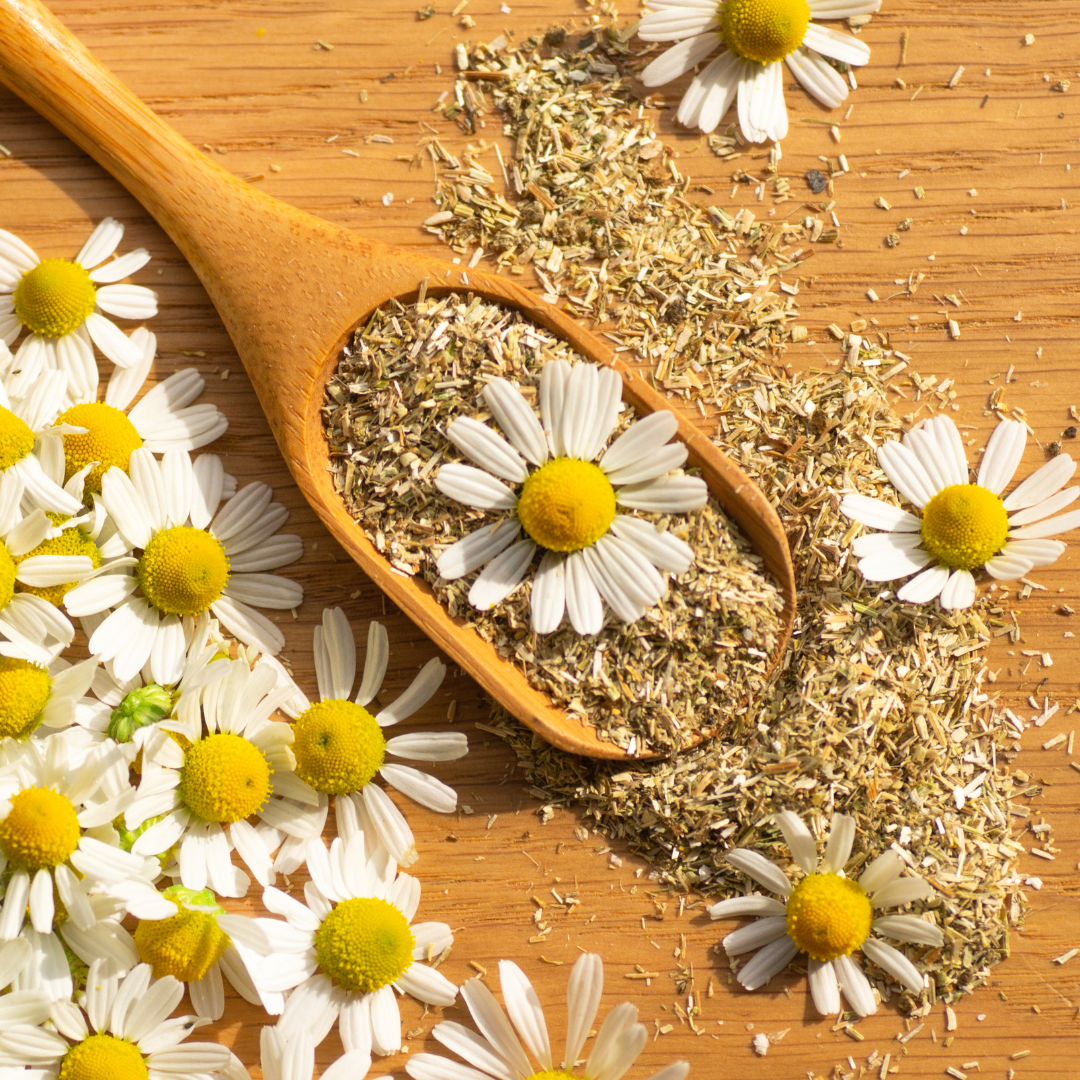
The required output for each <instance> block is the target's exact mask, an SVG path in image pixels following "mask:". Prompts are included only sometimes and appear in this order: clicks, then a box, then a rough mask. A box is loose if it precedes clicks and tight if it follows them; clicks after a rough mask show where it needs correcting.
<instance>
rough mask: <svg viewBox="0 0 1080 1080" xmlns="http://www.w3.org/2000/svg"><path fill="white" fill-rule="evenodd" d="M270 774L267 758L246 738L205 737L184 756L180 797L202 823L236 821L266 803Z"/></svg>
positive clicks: (230, 736) (228, 734) (269, 786)
mask: <svg viewBox="0 0 1080 1080" xmlns="http://www.w3.org/2000/svg"><path fill="white" fill-rule="evenodd" d="M273 772H274V770H273V768H271V766H270V762H269V761H267V760H266V755H265V754H263V752H262V751H261V750H260V749H259V748H258V747H257V746H254V745H252V744H251V743H249V742H248V741H247V739H242V738H241V737H240V736H239V735H233V734H230V733H225V734H221V733H219V734H217V735H207V736H206V738H205V739H200V740H199V741H198V742H196V743H192V744H191V746H190V747H189V748H188V749H187V751H185V753H184V764H183V765H181V766H180V798H181V800H182V801H183V803H184V805H185V806H186V807H187V808H188V809H189V810H190V811H191V812H192V813H193V814H194V815H195V816H196V817H198V818H202V820H203V821H217V822H220V823H221V824H223V825H224V824H228V823H230V822H233V821H239V820H240V819H241V818H246V817H250V816H251V815H252V814H254V813H255V812H256V811H257V810H259V809H260V807H262V806H263V805H264V804H265V803H266V800H267V799H268V798H269V797H270V792H271V783H270V777H271V776H272V775H273Z"/></svg>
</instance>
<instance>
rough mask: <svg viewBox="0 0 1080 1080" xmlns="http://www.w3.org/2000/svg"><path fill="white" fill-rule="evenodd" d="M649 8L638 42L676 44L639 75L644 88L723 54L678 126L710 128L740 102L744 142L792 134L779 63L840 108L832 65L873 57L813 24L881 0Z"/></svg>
mask: <svg viewBox="0 0 1080 1080" xmlns="http://www.w3.org/2000/svg"><path fill="white" fill-rule="evenodd" d="M648 6H649V8H650V9H651V10H650V11H649V12H647V13H646V15H645V16H644V17H643V18H642V20H641V23H640V24H639V26H638V37H640V38H641V39H642V41H675V42H678V44H677V45H674V46H673V47H672V48H670V49H668V50H667V52H665V53H663V54H662V55H661V56H659V57H657V58H656V59H655V60H654V61H653V62H652V63H651V64H649V66H648V67H647V68H645V70H644V71H643V72H642V73H641V81H642V82H643V83H644V84H645V85H646V86H660V85H662V84H663V83H669V82H671V81H672V80H674V79H678V78H680V77H681V76H682V75H685V74H686V73H687V72H688V71H691V70H693V69H694V68H695V67H697V65H698V64H700V63H703V62H704V61H705V60H707V59H708V58H709V57H710V56H711V55H712V54H713V53H715V52H716V50H717V49H720V50H722V51H721V52H720V53H719V54H718V55H717V56H715V57H714V58H713V59H712V60H711V61H710V62H709V63H708V64H706V66H705V67H704V69H703V70H702V71H701V72H699V73H698V74H697V75H696V76H695V77H694V80H693V82H691V83H690V86H689V89H687V91H686V93H685V94H684V95H683V99H682V102H681V104H680V105H679V111H678V114H677V119H678V120H679V122H680V123H682V124H685V125H686V126H687V127H698V128H701V130H702V131H712V130H713V129H714V128H715V127H716V126H717V124H719V123H720V121H721V119H722V118H723V116H724V113H726V112H727V111H728V108H729V107H730V106H731V104H732V103H733V102H737V108H738V117H739V126H740V127H741V128H742V133H743V135H745V136H746V138H748V139H749V140H750V141H751V142H764V141H765V140H766V139H772V140H773V141H774V142H779V141H780V140H781V139H782V138H784V136H785V135H787V130H788V118H787V107H786V106H785V105H784V73H783V67H782V66H781V63H782V62H783V63H786V64H787V66H788V69H789V70H790V71H791V74H792V75H794V76H795V78H796V79H798V81H799V82H800V83H802V85H803V88H804V89H805V90H807V91H808V92H809V93H810V94H812V95H813V96H814V97H815V98H817V100H818V101H820V102H821V103H822V104H823V105H824V106H826V107H827V108H830V109H835V108H836V107H837V106H838V105H840V103H841V102H842V101H844V99H845V98H846V97H847V95H848V87H847V83H846V82H845V81H844V78H843V76H842V75H841V74H840V73H839V72H838V71H837V70H836V67H835V66H834V64H833V63H831V62H830V61H833V62H838V63H840V64H846V65H850V66H853V67H857V66H859V65H861V64H865V63H866V62H867V61H868V60H869V59H870V50H869V48H867V46H866V45H864V44H863V42H861V41H859V40H858V38H854V37H852V36H851V35H850V34H841V33H838V32H837V31H835V30H830V29H829V28H828V27H825V26H821V25H820V24H818V23H816V22H814V21H812V20H813V19H815V18H820V19H846V18H849V17H851V16H852V15H869V14H871V13H872V12H875V11H877V10H878V8H879V7H881V0H648ZM851 85H852V86H854V85H855V78H854V76H853V75H852V76H851Z"/></svg>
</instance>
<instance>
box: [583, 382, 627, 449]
mask: <svg viewBox="0 0 1080 1080" xmlns="http://www.w3.org/2000/svg"><path fill="white" fill-rule="evenodd" d="M597 384H598V385H597V400H596V415H595V417H594V419H593V425H592V433H593V436H592V442H591V443H590V444H589V445H588V446H587V447H586V448H585V450H584V451H583V456H584V458H585V460H586V461H594V460H595V459H596V458H597V457H599V455H600V451H601V450H603V448H604V446H605V444H606V443H607V441H608V439H610V438H611V433H612V432H613V431H614V430H615V425H616V424H617V423H618V422H619V407H620V405H621V404H622V379H621V378H619V375H618V372H616V371H614V370H613V369H612V368H608V367H602V368H600V369H599V371H598V372H597Z"/></svg>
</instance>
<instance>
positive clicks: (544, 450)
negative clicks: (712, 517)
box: [435, 360, 708, 634]
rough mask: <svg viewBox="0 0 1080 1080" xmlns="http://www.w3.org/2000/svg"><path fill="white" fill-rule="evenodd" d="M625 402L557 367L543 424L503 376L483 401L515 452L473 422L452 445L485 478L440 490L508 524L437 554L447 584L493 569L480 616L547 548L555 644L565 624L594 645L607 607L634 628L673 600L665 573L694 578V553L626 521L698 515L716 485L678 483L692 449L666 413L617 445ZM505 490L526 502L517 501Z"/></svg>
mask: <svg viewBox="0 0 1080 1080" xmlns="http://www.w3.org/2000/svg"><path fill="white" fill-rule="evenodd" d="M620 391H621V383H620V380H619V376H618V375H617V374H616V373H615V372H614V371H612V370H611V369H610V368H601V367H597V366H596V365H595V364H588V363H578V364H576V365H575V366H574V367H573V368H571V366H570V365H569V364H568V363H566V361H564V360H558V361H553V362H551V363H548V364H546V365H545V366H544V369H543V372H542V373H541V376H540V414H541V418H540V419H539V420H538V419H537V417H536V414H535V413H534V412H533V408H532V406H531V405H530V404H529V403H528V402H527V401H526V400H525V398H524V397H523V396H522V394H521V392H520V391H519V390H518V389H517V388H516V387H515V386H514V385H513V384H512V383H510V382H507V381H506V380H505V379H501V378H495V379H492V380H491V381H490V382H489V383H488V384H487V386H486V387H485V388H484V401H485V403H486V404H487V406H488V408H489V409H490V410H491V412H492V414H493V415H494V417H495V420H496V421H497V422H498V424H499V426H500V427H501V428H502V429H503V431H504V432H506V435H507V437H508V438H509V440H510V442H507V441H506V439H504V438H503V437H502V436H501V435H498V434H496V433H495V432H494V431H493V430H492V429H491V428H490V427H489V426H488V425H487V424H483V423H480V422H479V421H478V420H473V419H471V418H468V417H461V418H458V419H456V420H454V422H453V423H452V424H451V425H450V426H449V428H448V429H447V436H448V437H449V438H450V440H451V442H453V443H454V445H455V446H456V447H457V448H458V449H459V450H461V452H462V453H463V454H465V456H466V457H468V458H469V459H470V460H472V461H474V462H476V464H477V465H479V466H481V468H479V469H477V468H474V467H473V466H471V465H461V464H458V463H451V464H447V465H444V466H443V467H442V468H441V469H440V470H439V474H438V476H437V477H436V480H435V484H436V487H438V489H439V490H440V491H441V492H442V493H443V494H444V495H448V496H449V497H450V498H452V499H456V500H457V501H458V502H461V503H464V504H465V505H466V506H471V507H475V508H476V509H478V510H496V511H500V510H501V511H507V512H508V514H507V516H506V517H504V518H503V520H502V521H500V522H496V523H494V524H492V523H490V522H487V523H485V524H483V525H482V526H481V527H480V528H479V529H477V530H476V531H475V532H473V533H471V534H470V535H468V536H466V537H464V538H463V539H461V540H458V541H457V543H455V544H453V545H452V546H450V547H449V548H447V549H446V550H445V551H444V552H443V553H442V554H441V555H440V556H439V561H438V571H439V573H440V574H441V575H442V576H443V577H444V578H445V579H447V580H454V579H456V578H461V577H465V575H467V574H470V573H472V572H473V571H474V570H477V569H479V568H480V567H483V570H481V572H480V575H479V576H478V577H477V578H476V580H475V581H474V582H473V585H472V587H471V588H470V590H469V602H470V603H471V604H472V605H473V607H475V608H478V609H479V610H481V611H487V610H489V609H490V608H492V607H495V606H496V605H497V604H499V603H501V602H502V601H503V600H505V599H506V598H507V597H508V596H509V595H510V594H511V593H512V592H513V591H514V590H515V589H516V588H517V587H518V585H519V584H520V583H521V581H522V580H523V579H524V578H525V576H526V574H527V573H528V571H529V569H530V567H531V566H532V564H533V558H534V556H535V555H536V552H537V549H540V550H541V551H543V552H544V554H543V555H542V557H541V559H540V564H539V566H538V567H537V568H536V571H535V574H534V575H533V580H532V599H531V609H532V628H533V630H535V631H536V632H537V633H538V634H549V633H551V632H552V631H554V630H557V629H558V628H559V626H560V624H561V623H562V621H563V615H564V614H567V615H569V618H570V624H571V625H572V626H573V628H574V630H576V631H577V633H579V634H596V633H599V632H600V630H601V628H602V627H603V625H604V608H603V603H602V602H601V597H603V600H604V601H606V602H607V605H608V607H610V608H611V609H612V611H614V613H615V614H616V615H617V616H618V617H619V618H620V619H622V620H623V622H627V623H632V622H634V621H636V620H637V619H640V618H641V616H642V615H644V614H645V612H646V610H647V609H648V608H650V607H652V606H653V605H654V604H656V603H658V602H659V601H660V599H661V598H662V597H663V595H664V592H665V590H666V588H667V585H666V583H665V580H664V578H663V577H662V576H661V574H660V571H661V570H663V571H669V572H671V573H675V574H682V573H685V572H686V571H687V570H688V569H689V568H690V565H691V563H692V562H693V558H694V553H693V551H692V550H691V549H690V547H689V546H688V545H687V544H685V543H684V542H683V541H682V540H680V539H678V538H677V537H675V536H673V535H672V533H671V532H659V531H658V530H657V529H655V528H654V527H653V526H652V525H651V524H650V523H649V522H647V521H643V520H641V519H639V518H635V517H633V516H632V515H630V514H626V513H620V512H619V511H620V509H622V510H633V509H637V510H645V511H655V512H658V513H664V514H673V513H675V514H677V513H686V512H687V511H690V510H696V509H697V508H699V507H701V506H703V505H704V503H705V500H706V498H707V497H708V490H707V488H706V486H705V482H704V481H703V480H701V479H699V478H698V477H692V476H685V475H683V474H681V473H677V472H675V470H677V469H679V468H680V467H681V466H682V465H683V463H684V462H685V461H686V457H687V449H686V446H685V445H684V444H683V443H678V442H675V443H673V442H670V441H669V440H670V439H671V438H672V436H673V435H674V434H675V432H676V430H677V428H678V419H677V418H676V416H675V415H674V413H670V412H667V411H666V410H662V411H659V412H655V413H653V414H651V415H650V416H647V417H646V418H645V419H644V420H639V421H637V422H636V423H634V424H632V425H631V426H630V427H629V428H628V429H627V430H626V431H624V432H623V434H621V435H620V436H619V437H618V438H617V439H616V440H615V441H614V442H613V443H612V444H611V445H610V446H607V441H608V439H609V437H610V436H611V433H612V432H613V431H614V430H615V426H616V424H617V422H618V414H619V402H620ZM541 421H542V423H541ZM511 444H512V445H511ZM605 447H607V448H606V450H605ZM601 451H604V453H603V457H600V453H601ZM598 459H599V460H598ZM497 478H498V479H497ZM504 480H508V481H510V483H512V484H515V485H516V484H520V485H521V490H520V491H518V492H516V493H515V492H514V491H513V490H512V489H511V488H510V487H508V486H507V485H506V484H505V483H503V481H504ZM523 530H524V532H525V536H524V538H521V539H519V537H520V536H521V532H522V531H523Z"/></svg>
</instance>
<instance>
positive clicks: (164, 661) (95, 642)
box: [65, 446, 304, 685]
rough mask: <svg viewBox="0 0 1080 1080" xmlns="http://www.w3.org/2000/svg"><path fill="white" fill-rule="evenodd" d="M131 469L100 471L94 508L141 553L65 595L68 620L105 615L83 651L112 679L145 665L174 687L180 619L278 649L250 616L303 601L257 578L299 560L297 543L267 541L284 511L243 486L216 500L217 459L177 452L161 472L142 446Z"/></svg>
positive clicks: (258, 490) (220, 486)
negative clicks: (214, 621)
mask: <svg viewBox="0 0 1080 1080" xmlns="http://www.w3.org/2000/svg"><path fill="white" fill-rule="evenodd" d="M129 470H130V475H128V473H127V472H125V471H124V470H123V469H120V468H118V467H116V466H114V467H112V468H111V469H109V470H108V472H106V473H105V476H104V478H103V480H102V496H101V501H102V503H103V504H104V506H105V508H106V509H107V510H108V513H109V516H110V517H111V518H112V519H113V521H114V522H115V524H116V527H117V529H118V530H119V532H120V534H121V535H122V536H123V537H124V539H125V540H126V543H127V545H128V547H129V549H134V551H135V552H138V554H137V555H133V556H132V557H128V558H124V559H118V560H116V561H114V562H113V563H112V564H111V566H109V567H107V568H106V571H107V572H105V573H101V574H98V575H97V576H95V577H93V578H91V579H90V580H89V581H87V582H85V583H84V584H82V585H80V586H79V587H77V588H74V589H72V590H71V591H70V592H69V593H68V594H67V596H66V597H65V605H66V607H67V610H68V612H69V613H71V614H72V615H79V616H88V615H98V614H101V613H103V612H105V611H110V612H111V613H110V614H109V615H108V617H107V618H105V619H104V620H102V621H101V622H100V623H99V624H98V625H97V626H96V628H95V629H94V630H93V632H92V633H91V634H90V650H91V651H92V652H94V653H97V654H99V655H100V656H101V660H102V663H107V664H108V665H109V669H110V671H111V673H112V674H113V676H114V677H115V678H116V679H118V680H120V681H124V680H127V679H130V678H132V677H133V676H134V675H135V674H136V673H137V672H138V671H140V670H142V668H143V666H144V665H145V664H146V662H147V660H149V661H150V670H151V673H152V677H153V680H154V682H156V683H159V684H162V685H165V684H169V683H175V682H177V681H178V680H179V678H180V675H181V673H182V671H183V664H184V644H185V642H184V630H183V624H182V622H181V620H182V619H183V618H184V617H185V616H196V615H201V614H202V613H203V612H204V611H208V610H209V611H213V613H214V614H215V615H216V616H217V617H218V619H220V620H221V623H222V625H223V626H224V627H225V629H226V630H228V631H229V632H230V633H231V634H233V635H234V636H235V637H237V638H239V639H240V640H241V641H243V642H244V643H245V644H247V645H255V646H257V647H258V648H259V649H261V650H263V651H264V652H269V653H276V652H278V651H279V650H280V649H281V647H282V646H283V645H284V644H285V638H284V637H283V635H282V633H281V631H280V630H279V629H278V628H277V627H276V626H275V625H274V624H273V623H272V622H271V621H270V620H269V619H268V618H266V616H265V615H262V614H261V613H260V612H258V611H256V610H255V608H256V607H262V608H272V609H278V610H288V609H291V608H295V607H297V606H298V605H299V604H300V602H301V601H302V600H303V596H304V591H303V588H302V587H301V586H300V585H298V584H297V583H296V582H295V581H290V580H289V579H288V578H283V577H278V576H277V575H275V574H270V573H266V572H265V571H268V570H272V569H274V568H276V567H279V566H284V565H286V564H287V563H291V562H295V561H296V559H298V558H299V557H300V555H301V554H302V552H303V542H302V541H301V539H300V537H298V536H290V535H275V534H276V533H277V530H278V529H279V528H280V527H281V525H282V524H283V523H284V522H285V520H286V518H288V516H289V512H288V510H286V509H285V507H284V506H281V505H280V504H279V503H271V502H270V500H271V498H272V496H273V492H272V491H271V489H270V488H269V487H268V486H267V485H266V484H258V483H256V484H248V485H247V487H245V488H243V490H241V491H239V492H237V493H236V494H235V495H234V496H233V497H232V498H230V499H228V500H227V501H225V502H222V495H223V492H224V483H225V472H224V469H223V468H222V465H221V460H220V458H218V457H216V456H215V455H213V454H202V455H200V456H199V457H198V458H197V459H196V461H195V463H194V465H193V464H192V461H191V458H190V457H189V456H188V453H187V451H185V450H178V449H175V448H174V449H171V450H167V451H166V452H165V456H164V458H163V459H162V461H161V462H160V463H158V461H157V460H156V459H155V458H154V456H153V454H152V453H151V452H150V451H149V449H147V448H146V447H145V446H143V447H140V448H138V449H136V450H133V451H132V453H131V458H130V463H129ZM113 569H115V570H117V571H119V572H115V573H113V572H108V571H111V570H113ZM136 589H138V590H139V592H140V595H139V596H136V595H135V591H136Z"/></svg>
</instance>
